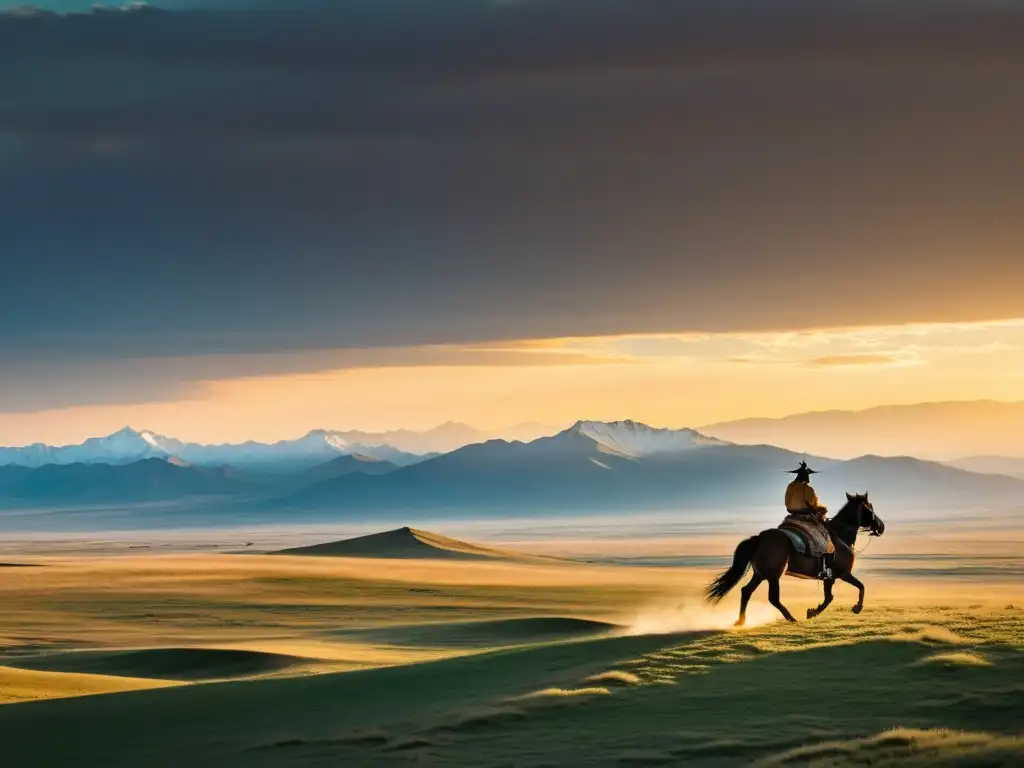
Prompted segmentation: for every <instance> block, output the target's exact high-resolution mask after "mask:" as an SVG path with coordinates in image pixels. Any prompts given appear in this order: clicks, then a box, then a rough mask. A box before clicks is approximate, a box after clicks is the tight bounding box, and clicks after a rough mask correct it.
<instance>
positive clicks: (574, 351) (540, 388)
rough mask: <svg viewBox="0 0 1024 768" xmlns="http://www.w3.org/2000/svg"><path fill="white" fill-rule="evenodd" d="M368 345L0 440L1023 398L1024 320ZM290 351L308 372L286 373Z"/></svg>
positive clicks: (694, 415)
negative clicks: (126, 428) (136, 430)
mask: <svg viewBox="0 0 1024 768" xmlns="http://www.w3.org/2000/svg"><path fill="white" fill-rule="evenodd" d="M371 352H372V354H370V353H367V354H362V353H360V351H359V350H348V351H345V350H343V351H339V352H333V353H303V354H301V355H291V356H289V357H288V358H283V357H281V356H279V357H272V356H262V357H250V358H241V357H240V358H239V361H240V362H244V365H242V366H241V367H242V368H244V369H246V370H251V371H255V372H256V373H254V374H253V375H246V376H236V377H227V378H219V379H210V380H200V381H197V382H196V383H195V386H193V387H190V389H189V391H188V392H186V393H184V394H183V395H182V396H181V397H179V398H173V399H166V400H160V401H158V402H151V403H139V404H131V403H123V404H122V403H114V404H109V405H94V406H83V407H76V408H65V409H59V410H48V411H42V412H36V413H20V414H3V415H0V438H2V440H0V441H2V442H4V443H7V444H19V443H28V442H32V441H36V440H42V441H47V442H51V443H52V442H73V441H77V440H81V439H82V438H84V437H87V436H90V435H99V434H105V433H107V432H110V431H112V430H113V429H117V428H119V427H120V426H123V425H124V424H126V423H127V424H131V425H133V426H136V427H145V428H148V429H153V430H155V431H158V432H164V433H168V434H174V435H176V436H179V437H181V438H183V439H190V440H196V441H202V442H229V441H240V440H246V439H258V440H271V439H283V438H291V437H295V436H297V435H299V434H302V433H304V432H306V431H308V430H309V429H312V428H318V427H324V428H346V429H367V430H380V429H394V428H399V427H407V428H413V429H422V428H428V427H431V426H434V425H436V424H438V423H441V422H444V421H448V420H453V421H464V422H467V423H470V424H473V425H475V426H479V427H483V428H489V429H496V428H500V427H503V426H508V425H512V424H516V423H519V422H524V421H534V422H541V423H543V424H546V425H552V426H560V425H564V424H568V423H571V422H573V421H575V420H577V419H580V418H589V419H618V418H633V419H637V420H642V421H645V422H647V423H650V424H653V425H658V426H676V427H678V426H691V427H697V426H700V425H702V424H708V423H712V422H716V421H723V420H727V419H735V418H743V417H748V416H782V415H787V414H790V413H797V412H801V411H809V410H825V409H850V410H855V409H860V408H868V407H872V406H875V405H880V404H903V403H907V404H909V403H917V402H928V401H940V400H975V399H994V400H1019V399H1021V398H1022V397H1024V320H1010V321H1000V322H992V323H967V324H948V323H947V324H917V325H902V326H884V327H864V328H845V329H826V330H817V331H809V332H792V333H789V332H786V333H751V334H706V335H699V334H685V335H673V334H657V335H629V336H604V337H593V338H562V339H532V340H523V341H520V342H500V343H497V342H496V343H492V344H473V345H465V346H455V345H452V346H435V347H418V348H411V349H408V348H406V349H395V350H390V351H387V353H386V354H385V353H382V352H381V351H379V350H377V351H371ZM156 364H157V363H156V362H154V363H153V365H156ZM132 365H133V366H134V368H133V370H136V371H137V370H139V368H140V367H141V368H142V369H145V367H146V363H145V361H142V362H140V361H137V360H136V361H133V363H132ZM289 365H291V366H292V367H294V368H295V369H298V370H304V371H307V372H302V373H288V372H282V370H287V368H288V367H289ZM261 368H263V369H266V370H267V371H268V373H265V374H260V373H258V371H259V370H260V369H261ZM110 373H111V375H116V374H117V371H116V369H114V370H112V371H111V372H110Z"/></svg>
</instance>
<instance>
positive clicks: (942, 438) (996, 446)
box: [700, 400, 1024, 461]
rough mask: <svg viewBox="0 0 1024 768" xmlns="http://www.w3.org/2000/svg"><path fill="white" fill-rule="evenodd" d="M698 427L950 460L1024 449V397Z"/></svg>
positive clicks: (838, 453)
mask: <svg viewBox="0 0 1024 768" xmlns="http://www.w3.org/2000/svg"><path fill="white" fill-rule="evenodd" d="M700 431H701V432H702V433H704V434H707V435H713V436H715V437H718V438H721V439H723V440H729V441H731V442H735V443H747V444H760V443H768V444H771V445H778V446H781V447H784V448H789V449H791V450H794V451H807V452H809V453H816V454H822V455H826V456H835V457H837V458H854V457H856V456H862V455H865V454H883V455H886V456H917V457H918V458H923V459H931V460H936V461H951V460H956V459H958V458H960V457H963V456H975V455H978V456H989V455H1001V456H1021V455H1024V402H1018V403H1003V402H995V401H990V400H983V401H976V402H946V403H920V404H917V405H889V406H882V407H879V408H871V409H868V410H863V411H820V412H813V413H802V414H796V415H793V416H787V417H785V418H782V419H742V420H740V421H730V422H723V423H719V424H710V425H708V426H705V427H701V428H700Z"/></svg>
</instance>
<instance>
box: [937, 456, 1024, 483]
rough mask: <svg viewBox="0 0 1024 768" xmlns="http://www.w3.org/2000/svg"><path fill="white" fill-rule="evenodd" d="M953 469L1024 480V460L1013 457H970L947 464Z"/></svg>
mask: <svg viewBox="0 0 1024 768" xmlns="http://www.w3.org/2000/svg"><path fill="white" fill-rule="evenodd" d="M946 463H947V464H949V465H950V466H952V467H957V468H959V469H965V470H967V471H968V472H979V473H981V474H986V475H1007V476H1009V477H1019V478H1024V458H1017V457H1013V456H968V457H966V458H963V459H956V460H954V461H948V462H946Z"/></svg>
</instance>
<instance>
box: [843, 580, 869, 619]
mask: <svg viewBox="0 0 1024 768" xmlns="http://www.w3.org/2000/svg"><path fill="white" fill-rule="evenodd" d="M839 578H840V579H842V580H843V581H845V582H846V583H847V584H852V585H853V586H855V587H856V588H857V589H858V590H860V596H859V597H858V598H857V604H856V605H855V606H853V612H854V613H860V612H861V611H863V610H864V585H863V584H861V583H860V579H858V578H857V577H856V576H854V575H853V574H852V573H848V574H846V575H845V576H840V577H839Z"/></svg>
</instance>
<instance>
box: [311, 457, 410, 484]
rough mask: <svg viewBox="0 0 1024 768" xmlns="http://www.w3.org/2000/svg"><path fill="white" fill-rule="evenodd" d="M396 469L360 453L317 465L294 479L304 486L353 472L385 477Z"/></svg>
mask: <svg viewBox="0 0 1024 768" xmlns="http://www.w3.org/2000/svg"><path fill="white" fill-rule="evenodd" d="M396 469H398V465H397V464H393V463H392V462H390V461H385V460H383V459H375V458H373V457H372V456H364V455H363V454H361V453H353V454H349V455H346V456H339V457H338V458H336V459H331V460H330V461H328V462H325V463H323V464H318V465H317V466H315V467H313V468H312V469H307V470H306V471H305V472H302V473H301V474H299V475H298V476H297V477H296V478H294V479H295V480H296V481H298V482H301V483H304V484H311V483H319V482H323V481H324V480H330V479H332V478H335V477H344V476H345V475H351V474H353V473H355V472H362V473H363V474H367V475H386V474H387V473H388V472H393V471H395V470H396Z"/></svg>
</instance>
